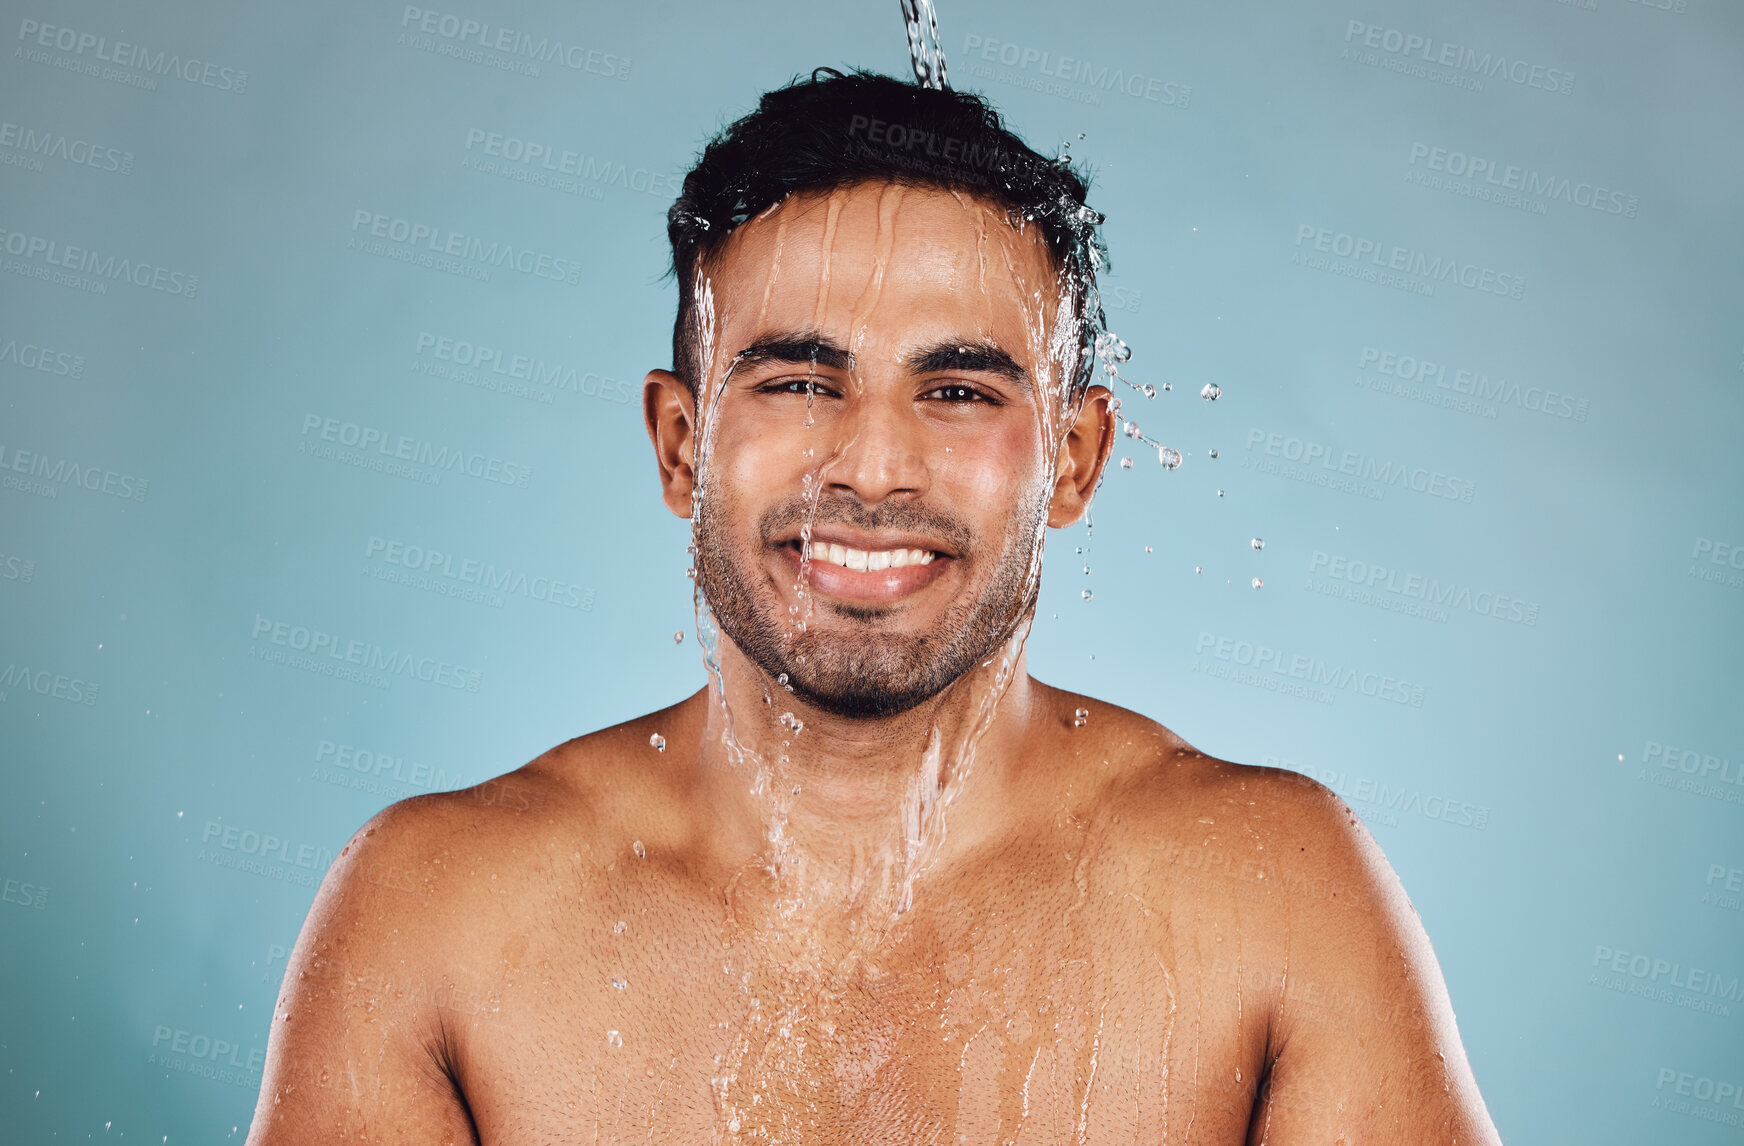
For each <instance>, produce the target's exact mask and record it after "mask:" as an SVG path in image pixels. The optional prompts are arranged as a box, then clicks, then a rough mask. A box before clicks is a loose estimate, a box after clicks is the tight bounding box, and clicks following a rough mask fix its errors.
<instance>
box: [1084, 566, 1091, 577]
mask: <svg viewBox="0 0 1744 1146" xmlns="http://www.w3.org/2000/svg"><path fill="white" fill-rule="evenodd" d="M1084 576H1086V577H1088V576H1090V566H1088V565H1086V566H1084Z"/></svg>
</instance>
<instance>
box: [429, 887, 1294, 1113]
mask: <svg viewBox="0 0 1744 1146" xmlns="http://www.w3.org/2000/svg"><path fill="white" fill-rule="evenodd" d="M710 900H711V897H710V896H709V895H693V896H687V895H684V894H665V895H648V894H625V895H623V896H621V897H619V898H618V900H617V902H616V903H615V904H613V905H612V910H608V911H607V912H606V913H605V914H604V915H603V916H601V917H599V918H597V919H590V920H588V921H587V923H586V924H585V925H584V926H579V927H561V926H554V927H546V928H543V929H540V928H534V929H531V930H529V931H528V932H527V933H525V934H521V933H511V934H509V935H507V936H505V937H504V940H503V943H502V945H501V950H500V951H499V952H496V955H497V959H496V963H497V965H496V966H495V967H480V968H475V969H474V970H475V972H476V973H477V975H476V977H478V978H482V979H484V980H488V985H486V986H482V987H478V988H475V989H474V990H473V991H471V992H468V993H466V994H465V996H464V999H463V1001H461V1002H460V1003H458V1005H457V1006H456V1007H454V1008H453V1013H451V1014H450V1015H448V1016H446V1017H445V1021H446V1022H447V1025H448V1026H449V1028H450V1029H451V1030H453V1031H455V1033H456V1035H457V1036H458V1037H457V1038H456V1040H455V1041H456V1045H457V1046H458V1048H459V1049H460V1051H461V1053H460V1056H459V1058H460V1064H459V1065H460V1074H461V1080H460V1081H461V1084H462V1088H463V1090H464V1093H465V1096H466V1098H467V1101H468V1104H469V1107H470V1109H471V1110H472V1112H473V1116H474V1120H475V1122H476V1124H477V1126H478V1129H479V1134H480V1140H481V1142H483V1143H485V1144H487V1146H488V1144H491V1143H497V1142H504V1143H507V1142H522V1141H538V1142H549V1143H567V1142H590V1143H591V1142H611V1143H617V1142H658V1143H672V1144H678V1143H705V1142H709V1143H712V1142H757V1143H820V1144H821V1143H841V1144H847V1143H898V1142H900V1143H943V1144H953V1146H954V1144H956V1143H974V1144H980V1143H986V1144H989V1146H994V1144H1005V1143H1023V1144H1030V1143H1035V1144H1038V1146H1039V1144H1053V1143H1103V1142H1110V1143H1122V1144H1131V1143H1150V1142H1157V1143H1162V1142H1169V1143H1176V1142H1182V1141H1191V1142H1206V1143H1223V1142H1230V1143H1234V1142H1241V1141H1244V1140H1245V1136H1246V1130H1247V1123H1248V1117H1249V1114H1250V1112H1251V1110H1252V1108H1253V1099H1254V1094H1255V1091H1256V1088H1257V1083H1258V1077H1257V1076H1258V1074H1259V1073H1260V1071H1261V1068H1262V1058H1263V1053H1264V1043H1265V1022H1266V1017H1265V1014H1264V1011H1263V1007H1261V1006H1258V1005H1256V1004H1255V1000H1253V999H1252V998H1251V997H1250V998H1249V999H1248V1000H1245V1001H1244V999H1243V997H1242V992H1241V982H1242V975H1241V967H1242V962H1241V960H1242V958H1243V957H1242V955H1241V954H1240V948H1241V946H1242V935H1241V931H1240V929H1239V926H1232V925H1231V924H1232V923H1238V922H1239V921H1226V920H1222V919H1217V918H1211V919H1207V918H1206V916H1205V913H1204V909H1203V906H1202V905H1195V906H1194V907H1193V909H1192V911H1191V912H1187V911H1184V910H1183V909H1182V906H1181V905H1178V904H1173V903H1170V902H1168V901H1167V899H1166V898H1162V897H1158V896H1156V895H1155V894H1154V893H1153V894H1152V895H1150V896H1149V897H1148V898H1147V897H1146V896H1144V895H1140V894H1138V893H1137V892H1136V891H1134V889H1133V888H1131V887H1129V886H1125V885H1124V884H1122V883H1121V882H1119V881H1112V880H1103V881H1101V882H1100V883H1098V881H1097V880H1096V879H1094V878H1091V879H1088V880H1086V879H1085V878H1084V876H1083V873H1082V872H1079V873H1078V878H1077V879H1076V880H1074V879H1073V878H1072V873H1070V872H1064V873H1060V872H1045V871H1044V872H1036V873H1033V877H1032V878H1024V877H1022V873H1018V878H1015V879H1014V878H1012V873H1011V872H1006V873H1005V874H1004V876H1003V878H1001V879H1000V880H999V882H998V887H997V888H995V887H992V886H989V885H987V884H986V883H985V882H979V884H978V881H974V880H970V881H966V882H964V883H963V884H961V885H959V886H957V887H955V888H953V889H950V890H949V891H941V892H940V893H939V894H937V895H935V896H934V897H932V898H930V899H924V900H922V901H920V902H917V904H916V907H915V909H914V911H912V912H911V913H910V915H909V916H908V917H906V918H905V919H904V920H903V921H902V922H901V923H900V924H899V925H898V926H896V927H894V928H892V929H890V930H889V931H888V932H886V933H883V934H880V935H878V936H877V937H876V938H875V939H868V938H866V937H864V936H861V937H848V938H846V939H844V937H843V935H842V934H841V933H840V932H836V933H829V934H825V933H819V932H812V931H808V930H807V929H806V928H804V927H798V926H793V927H788V928H785V929H781V930H770V929H768V928H741V927H735V926H733V925H731V924H729V923H728V922H727V921H725V920H723V918H722V913H721V912H720V911H719V910H718V909H716V907H715V906H714V904H718V903H719V902H720V901H719V899H718V897H713V903H711V902H710ZM1251 945H1252V944H1251V943H1250V946H1251ZM457 998H459V996H458V995H457Z"/></svg>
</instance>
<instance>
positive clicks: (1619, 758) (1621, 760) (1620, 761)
mask: <svg viewBox="0 0 1744 1146" xmlns="http://www.w3.org/2000/svg"><path fill="white" fill-rule="evenodd" d="M1622 762H1623V754H1622V753H1621V752H1619V753H1617V763H1619V764H1621V763H1622Z"/></svg>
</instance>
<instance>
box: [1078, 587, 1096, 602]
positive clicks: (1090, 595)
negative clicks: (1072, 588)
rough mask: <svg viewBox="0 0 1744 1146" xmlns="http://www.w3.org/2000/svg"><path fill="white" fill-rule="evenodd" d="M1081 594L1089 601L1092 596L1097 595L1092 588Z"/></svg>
mask: <svg viewBox="0 0 1744 1146" xmlns="http://www.w3.org/2000/svg"><path fill="white" fill-rule="evenodd" d="M1079 596H1081V597H1083V598H1084V599H1085V600H1086V601H1088V600H1090V598H1092V597H1094V596H1096V594H1094V593H1092V592H1091V591H1090V590H1088V589H1086V590H1084V592H1082V593H1081V594H1079Z"/></svg>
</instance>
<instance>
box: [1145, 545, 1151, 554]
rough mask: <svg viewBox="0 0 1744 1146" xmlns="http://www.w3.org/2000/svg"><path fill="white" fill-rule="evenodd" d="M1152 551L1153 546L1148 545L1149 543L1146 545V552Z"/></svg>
mask: <svg viewBox="0 0 1744 1146" xmlns="http://www.w3.org/2000/svg"><path fill="white" fill-rule="evenodd" d="M1150 551H1151V547H1150V546H1148V545H1147V546H1145V552H1146V553H1149V552H1150Z"/></svg>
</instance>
